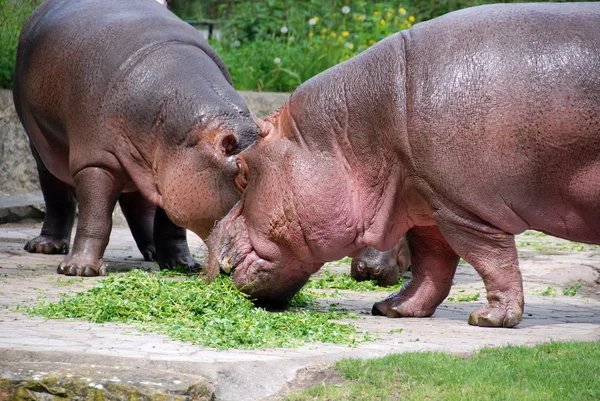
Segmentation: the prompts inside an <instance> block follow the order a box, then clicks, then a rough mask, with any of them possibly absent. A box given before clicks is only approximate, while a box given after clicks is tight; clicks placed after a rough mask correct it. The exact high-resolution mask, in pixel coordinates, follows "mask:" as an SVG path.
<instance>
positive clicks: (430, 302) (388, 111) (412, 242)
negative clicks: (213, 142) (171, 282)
mask: <svg viewBox="0 0 600 401" xmlns="http://www.w3.org/2000/svg"><path fill="white" fill-rule="evenodd" d="M599 24H600V4H598V3H563V4H499V5H488V6H480V7H474V8H469V9H464V10H461V11H457V12H453V13H449V14H446V15H445V16H442V17H439V18H436V19H433V20H430V21H428V22H423V23H419V24H416V25H414V26H413V27H412V28H410V29H408V30H405V31H402V32H399V33H396V34H394V35H392V36H390V37H388V38H386V39H384V40H382V41H381V42H379V43H377V44H376V45H374V46H372V47H371V48H369V49H368V50H366V51H364V52H363V53H361V54H360V55H358V56H355V57H354V58H351V59H350V60H348V61H346V62H344V63H342V64H339V65H337V66H334V67H333V68H331V69H329V70H326V71H325V72H323V73H321V74H319V75H317V76H315V77H313V78H312V79H310V80H308V81H307V82H305V83H304V84H302V85H300V86H299V87H298V88H297V89H296V91H295V92H294V93H293V94H292V96H291V97H290V99H289V101H288V102H287V103H286V104H284V106H282V108H280V109H279V110H278V111H276V112H275V113H273V114H272V115H270V116H269V117H268V118H266V119H265V120H264V121H262V122H260V123H259V126H260V133H259V139H258V140H257V142H256V143H255V144H254V145H252V146H250V147H249V148H248V149H246V150H245V151H243V152H241V153H240V154H239V155H238V162H237V163H238V167H239V172H238V174H237V176H236V182H237V184H238V186H240V187H242V188H245V189H244V193H243V195H242V198H241V200H240V201H239V202H238V203H237V204H236V206H234V207H233V208H232V210H231V211H230V212H229V213H228V214H227V216H225V217H224V218H223V219H222V220H221V221H220V222H219V223H218V225H217V227H216V228H215V229H214V230H213V232H212V234H211V237H210V238H209V262H208V266H207V276H208V277H209V278H211V277H213V276H214V275H216V274H217V273H218V272H219V270H222V271H223V272H225V273H228V274H230V276H231V278H232V280H233V282H234V283H235V285H236V286H237V287H238V288H240V289H242V291H244V292H246V293H248V294H249V295H250V296H251V297H253V298H255V299H256V300H257V302H262V303H285V302H286V301H287V300H289V299H290V298H291V297H292V296H293V295H294V294H295V293H296V292H297V291H298V290H299V289H300V288H301V287H302V286H303V285H304V284H305V283H306V281H307V280H308V278H309V277H310V275H311V274H313V273H315V272H316V271H317V270H319V268H320V267H321V266H322V265H323V263H324V262H326V261H333V260H337V259H339V258H341V257H344V256H357V255H358V254H360V252H361V251H362V250H363V249H364V248H365V247H367V246H372V247H374V248H376V249H379V250H383V251H385V250H387V249H391V248H392V247H393V246H394V245H396V244H397V243H398V241H399V239H400V238H401V237H402V236H403V235H406V241H407V243H408V247H409V249H410V256H411V262H412V273H413V278H412V279H411V280H410V281H409V282H408V283H407V284H406V285H405V286H404V287H403V288H402V289H401V290H400V291H399V292H396V293H393V294H391V295H390V296H389V297H387V298H386V299H384V300H382V301H379V302H377V303H376V304H375V305H374V306H373V309H372V313H373V314H375V315H383V316H387V317H401V316H415V317H419V316H431V315H432V314H433V313H434V312H435V310H436V308H437V306H438V305H439V304H440V303H441V302H442V301H443V300H444V299H445V298H446V296H447V295H448V293H449V290H450V287H451V285H452V278H453V276H454V274H455V271H456V267H457V264H458V262H459V259H460V258H461V257H462V258H463V259H465V260H466V261H467V262H468V263H469V264H471V265H472V266H473V267H474V268H475V270H476V271H477V273H478V274H479V275H480V276H481V278H482V279H483V282H484V284H485V287H486V290H487V300H488V302H489V303H488V304H486V305H484V306H483V307H481V308H480V309H478V310H476V311H474V312H473V313H472V314H471V315H470V316H469V320H468V321H469V323H470V324H472V325H478V326H490V327H500V326H503V327H514V326H516V325H517V324H518V323H519V322H520V321H521V318H522V314H523V308H524V297H523V284H522V277H521V273H520V271H519V264H518V257H517V250H516V247H515V239H514V236H515V234H518V233H522V232H523V231H525V230H531V229H532V230H538V231H542V232H545V233H547V234H550V235H553V236H557V237H561V238H566V239H569V240H574V241H579V242H587V243H595V244H598V243H600V74H599V73H598V72H599V71H600V29H598V27H599V26H600V25H599ZM275 166H276V168H275Z"/></svg>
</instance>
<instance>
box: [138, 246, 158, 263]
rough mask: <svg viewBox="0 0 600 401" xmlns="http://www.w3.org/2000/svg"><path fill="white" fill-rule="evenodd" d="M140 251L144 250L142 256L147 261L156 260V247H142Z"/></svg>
mask: <svg viewBox="0 0 600 401" xmlns="http://www.w3.org/2000/svg"><path fill="white" fill-rule="evenodd" d="M140 252H142V256H143V257H144V260H145V261H146V262H153V261H155V260H156V249H155V248H154V246H149V247H146V248H143V249H140Z"/></svg>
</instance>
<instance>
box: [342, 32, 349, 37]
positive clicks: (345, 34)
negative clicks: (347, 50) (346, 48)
mask: <svg viewBox="0 0 600 401" xmlns="http://www.w3.org/2000/svg"><path fill="white" fill-rule="evenodd" d="M342 36H344V37H346V36H350V32H348V31H344V32H342Z"/></svg>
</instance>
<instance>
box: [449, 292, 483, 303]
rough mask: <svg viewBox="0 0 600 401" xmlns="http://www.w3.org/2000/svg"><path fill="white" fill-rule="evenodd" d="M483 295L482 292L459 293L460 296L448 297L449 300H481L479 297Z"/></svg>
mask: <svg viewBox="0 0 600 401" xmlns="http://www.w3.org/2000/svg"><path fill="white" fill-rule="evenodd" d="M480 296H481V294H479V293H477V294H470V295H469V294H464V295H458V296H454V297H448V301H450V302H471V301H477V300H479V297H480Z"/></svg>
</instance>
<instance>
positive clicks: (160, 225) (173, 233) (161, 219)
mask: <svg viewBox="0 0 600 401" xmlns="http://www.w3.org/2000/svg"><path fill="white" fill-rule="evenodd" d="M154 244H155V245H156V261H157V262H158V266H159V267H160V269H161V270H162V269H172V268H174V267H176V266H183V267H185V268H186V269H187V270H188V271H199V270H200V269H201V267H202V266H201V265H200V264H199V263H198V262H197V261H196V259H194V257H193V256H192V255H191V254H190V249H189V247H188V244H187V233H186V230H185V228H183V227H179V226H178V225H176V224H175V223H173V222H172V221H171V220H170V219H169V217H168V216H167V214H166V213H165V211H164V210H163V209H161V208H159V207H157V208H156V213H155V216H154Z"/></svg>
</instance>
